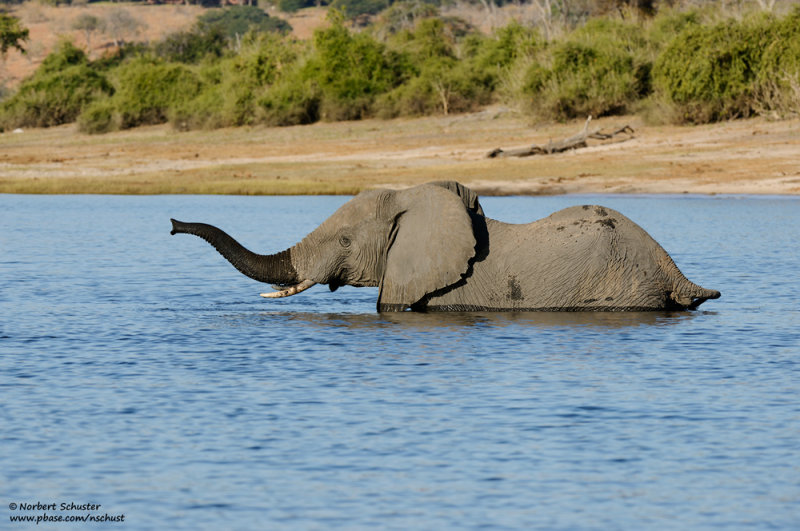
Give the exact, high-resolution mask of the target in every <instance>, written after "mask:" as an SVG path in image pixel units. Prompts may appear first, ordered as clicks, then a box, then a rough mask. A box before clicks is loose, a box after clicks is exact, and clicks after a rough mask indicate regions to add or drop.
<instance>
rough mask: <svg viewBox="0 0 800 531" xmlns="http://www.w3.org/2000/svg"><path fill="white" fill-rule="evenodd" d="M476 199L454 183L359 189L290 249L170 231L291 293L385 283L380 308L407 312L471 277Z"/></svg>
mask: <svg viewBox="0 0 800 531" xmlns="http://www.w3.org/2000/svg"><path fill="white" fill-rule="evenodd" d="M482 214H483V211H482V210H481V207H480V204H479V203H478V199H477V196H476V195H475V193H474V192H472V191H471V190H469V189H468V188H466V187H464V186H462V185H460V184H458V183H455V182H438V183H429V184H424V185H420V186H416V187H414V188H409V189H407V190H400V191H393V190H371V191H367V192H362V193H361V194H359V195H358V196H356V197H355V198H353V199H352V200H351V201H349V202H347V203H346V204H344V205H343V206H342V207H341V208H339V210H337V211H336V212H335V213H334V214H333V215H332V216H331V217H330V218H328V219H327V220H325V222H323V223H322V224H321V225H320V226H319V227H317V229H316V230H314V231H313V232H311V233H310V234H309V235H308V236H306V237H305V238H304V239H303V240H302V241H301V242H299V243H298V244H296V245H294V246H293V247H291V248H289V249H287V250H285V251H283V252H280V253H277V254H274V255H259V254H255V253H252V252H250V251H248V250H247V249H245V248H244V247H242V246H241V245H240V244H239V243H238V242H236V241H235V240H234V239H233V238H231V237H230V236H228V235H227V234H226V233H225V232H223V231H222V230H220V229H218V228H216V227H212V226H211V225H206V224H202V223H182V222H179V221H175V220H172V223H173V229H172V234H176V233H187V234H195V235H197V236H200V237H201V238H203V239H205V240H207V241H208V242H209V243H211V244H212V245H213V246H214V247H215V248H216V249H217V250H218V251H219V252H220V253H221V254H222V255H223V256H224V257H225V258H227V259H228V261H230V262H231V264H233V265H234V266H235V267H236V268H237V269H239V271H241V272H242V273H244V274H245V275H247V276H249V277H251V278H254V279H256V280H259V281H261V282H267V283H270V284H273V285H276V287H278V288H281V289H280V291H278V292H276V293H270V294H265V296H273V297H276V296H278V297H280V296H287V295H293V294H295V293H299V292H300V291H303V290H305V289H307V288H308V287H311V286H313V285H314V284H317V283H318V284H328V285H329V286H330V289H331V291H333V290H335V289H336V288H338V287H339V286H342V285H345V284H346V285H351V286H380V295H379V297H378V309H379V310H395V311H400V310H405V309H408V308H410V307H411V306H413V305H414V304H416V303H418V302H419V301H421V300H423V299H424V298H425V297H426V296H427V295H429V294H431V293H433V292H435V291H437V290H441V289H443V288H446V287H447V286H450V285H452V284H455V283H456V282H459V281H460V280H461V278H462V277H463V276H464V275H465V274H467V272H468V270H469V267H470V265H471V261H472V259H473V258H474V256H475V252H476V249H475V246H476V240H475V235H474V231H473V217H475V216H481V215H482Z"/></svg>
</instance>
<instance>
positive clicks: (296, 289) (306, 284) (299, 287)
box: [261, 280, 316, 299]
mask: <svg viewBox="0 0 800 531" xmlns="http://www.w3.org/2000/svg"><path fill="white" fill-rule="evenodd" d="M314 284H316V282H314V281H313V280H304V281H302V282H301V283H299V284H295V285H294V286H289V287H288V288H286V289H282V290H280V291H273V292H272V293H262V294H261V296H262V297H266V298H267V299H280V298H281V297H289V296H291V295H296V294H297V293H300V292H301V291H305V290H307V289H308V288H310V287H311V286H313V285H314Z"/></svg>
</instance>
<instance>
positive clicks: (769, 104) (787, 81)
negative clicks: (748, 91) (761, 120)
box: [753, 7, 800, 116]
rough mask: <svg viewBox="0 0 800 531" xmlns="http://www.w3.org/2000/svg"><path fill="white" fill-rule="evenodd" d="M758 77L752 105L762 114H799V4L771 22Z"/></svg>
mask: <svg viewBox="0 0 800 531" xmlns="http://www.w3.org/2000/svg"><path fill="white" fill-rule="evenodd" d="M771 33H772V37H771V39H770V40H769V42H768V43H767V45H766V46H765V48H764V50H763V54H762V57H761V65H760V68H759V71H758V74H757V76H756V80H755V87H754V95H755V102H754V104H753V106H754V107H755V108H756V110H757V111H758V112H759V113H764V114H770V115H777V116H787V115H797V114H798V113H800V7H797V8H795V9H794V11H793V12H792V13H790V14H789V15H787V16H786V17H785V18H783V19H782V20H780V21H776V22H775V23H774V24H773V25H772V31H771Z"/></svg>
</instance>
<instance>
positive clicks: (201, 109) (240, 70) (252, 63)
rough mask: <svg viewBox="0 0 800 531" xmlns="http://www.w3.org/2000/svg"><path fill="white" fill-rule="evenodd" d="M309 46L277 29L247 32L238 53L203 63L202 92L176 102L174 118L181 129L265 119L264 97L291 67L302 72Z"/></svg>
mask: <svg viewBox="0 0 800 531" xmlns="http://www.w3.org/2000/svg"><path fill="white" fill-rule="evenodd" d="M304 50H305V46H304V45H303V44H302V43H296V42H295V41H292V40H287V39H283V38H282V37H280V36H277V35H275V34H264V33H261V34H255V33H249V34H247V35H246V36H245V38H244V39H243V41H242V45H241V49H240V51H239V53H238V54H236V55H230V56H228V57H225V58H223V59H222V60H220V61H217V62H213V63H209V64H206V65H204V66H203V67H201V69H200V70H199V75H200V78H201V82H202V86H203V90H202V92H201V93H200V94H198V95H197V97H195V98H193V99H187V100H185V101H184V102H183V103H181V104H180V105H179V106H178V107H176V108H175V109H174V112H173V114H172V117H171V121H172V122H173V124H174V125H175V127H176V128H177V129H181V130H183V129H195V128H199V127H203V128H213V127H227V126H240V125H251V124H255V123H260V122H262V121H264V120H265V119H266V118H265V115H264V114H263V113H262V112H261V109H260V106H261V104H260V101H261V100H262V99H264V97H265V96H264V94H265V93H266V92H268V91H270V90H272V86H273V85H274V84H276V83H277V82H278V81H279V80H280V79H282V78H283V77H285V76H287V72H288V75H289V76H292V75H296V74H295V70H297V68H296V63H297V60H298V58H299V57H300V54H302V53H303V52H304ZM268 121H272V119H271V118H270V119H269V120H268Z"/></svg>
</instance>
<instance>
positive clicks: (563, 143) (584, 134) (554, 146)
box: [486, 116, 634, 159]
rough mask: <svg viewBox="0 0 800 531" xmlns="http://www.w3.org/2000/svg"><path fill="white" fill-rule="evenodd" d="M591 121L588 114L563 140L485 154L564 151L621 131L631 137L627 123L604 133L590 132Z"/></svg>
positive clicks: (536, 153)
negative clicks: (584, 120) (581, 125)
mask: <svg viewBox="0 0 800 531" xmlns="http://www.w3.org/2000/svg"><path fill="white" fill-rule="evenodd" d="M591 121H592V117H591V116H590V117H589V118H588V119H587V120H586V123H585V124H584V126H583V130H582V131H581V132H580V133H578V134H577V135H574V136H571V137H569V138H565V139H564V140H560V141H558V142H553V141H552V140H551V141H549V142H548V143H547V144H545V145H543V146H538V145H536V144H534V145H532V146H530V147H525V148H518V149H509V150H508V151H506V150H503V149H500V148H496V149H493V150H492V151H490V152H489V153H488V154H487V155H486V156H487V158H490V159H494V158H502V157H530V156H531V155H551V154H553V153H563V152H564V151H569V150H572V149H580V148H585V147H587V146H588V145H589V144H588V140H589V139H590V138H591V139H595V140H609V139H611V138H614V137H615V136H617V135H620V134H622V133H626V134H628V135H630V136H629V138H627V139H625V140H630V139H631V138H633V133H634V131H633V128H632V127H631V126H629V125H625V126H622V127H620V128H618V129H616V130H614V131H612V132H610V133H604V132H603V131H602V129H597V130H595V131H592V132H591V133H590V132H589V122H591Z"/></svg>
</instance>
